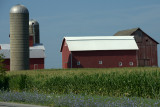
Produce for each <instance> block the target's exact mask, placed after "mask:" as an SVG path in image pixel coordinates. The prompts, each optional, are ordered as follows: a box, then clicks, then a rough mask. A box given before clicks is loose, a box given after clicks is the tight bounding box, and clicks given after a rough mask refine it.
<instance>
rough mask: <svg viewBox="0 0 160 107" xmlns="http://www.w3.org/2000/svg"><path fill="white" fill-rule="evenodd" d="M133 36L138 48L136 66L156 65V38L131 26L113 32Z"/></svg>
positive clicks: (117, 34) (118, 34)
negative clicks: (130, 27)
mask: <svg viewBox="0 0 160 107" xmlns="http://www.w3.org/2000/svg"><path fill="white" fill-rule="evenodd" d="M121 35H123V36H125V35H127V36H128V35H132V36H134V38H135V40H136V43H137V45H138V48H139V50H138V51H137V56H138V66H142V67H144V66H156V67H157V66H158V55H157V45H158V44H159V43H158V42H157V41H156V40H154V39H153V38H151V37H150V36H149V35H148V34H146V33H145V32H144V31H142V30H141V29H140V28H133V29H128V30H122V31H119V32H117V33H116V34H114V36H121Z"/></svg>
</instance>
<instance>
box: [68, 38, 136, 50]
mask: <svg viewBox="0 0 160 107" xmlns="http://www.w3.org/2000/svg"><path fill="white" fill-rule="evenodd" d="M65 40H66V43H67V45H68V47H69V50H70V51H95V50H138V46H137V44H136V42H135V40H134V37H133V36H91V37H89V36H87V37H65Z"/></svg>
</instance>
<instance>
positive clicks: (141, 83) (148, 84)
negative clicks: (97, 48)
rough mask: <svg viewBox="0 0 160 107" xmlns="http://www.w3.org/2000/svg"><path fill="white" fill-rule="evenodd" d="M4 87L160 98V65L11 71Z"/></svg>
mask: <svg viewBox="0 0 160 107" xmlns="http://www.w3.org/2000/svg"><path fill="white" fill-rule="evenodd" d="M0 88H1V90H2V89H4V90H11V91H16V92H21V91H28V92H35V91H36V92H38V93H45V94H49V93H54V94H69V93H73V94H81V95H102V96H116V97H122V96H126V97H143V98H159V97H160V68H114V69H50V70H37V71H34V70H32V71H17V72H8V73H7V76H6V77H5V78H1V79H0Z"/></svg>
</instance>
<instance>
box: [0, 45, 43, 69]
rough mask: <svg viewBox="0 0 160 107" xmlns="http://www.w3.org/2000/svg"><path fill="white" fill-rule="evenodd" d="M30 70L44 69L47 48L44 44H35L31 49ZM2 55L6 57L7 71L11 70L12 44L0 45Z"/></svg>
mask: <svg viewBox="0 0 160 107" xmlns="http://www.w3.org/2000/svg"><path fill="white" fill-rule="evenodd" d="M29 50H30V51H29V55H30V56H29V62H30V65H29V69H44V59H45V48H44V45H43V44H35V45H33V46H30V49H29ZM0 54H3V55H4V59H5V61H4V64H5V65H6V69H7V70H8V71H9V70H10V44H0Z"/></svg>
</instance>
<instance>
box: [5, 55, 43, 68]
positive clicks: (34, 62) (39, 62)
mask: <svg viewBox="0 0 160 107" xmlns="http://www.w3.org/2000/svg"><path fill="white" fill-rule="evenodd" d="M4 64H5V68H6V69H7V70H8V71H9V70H10V59H5V61H4ZM35 68H36V69H44V58H31V59H30V70H32V69H35Z"/></svg>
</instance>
